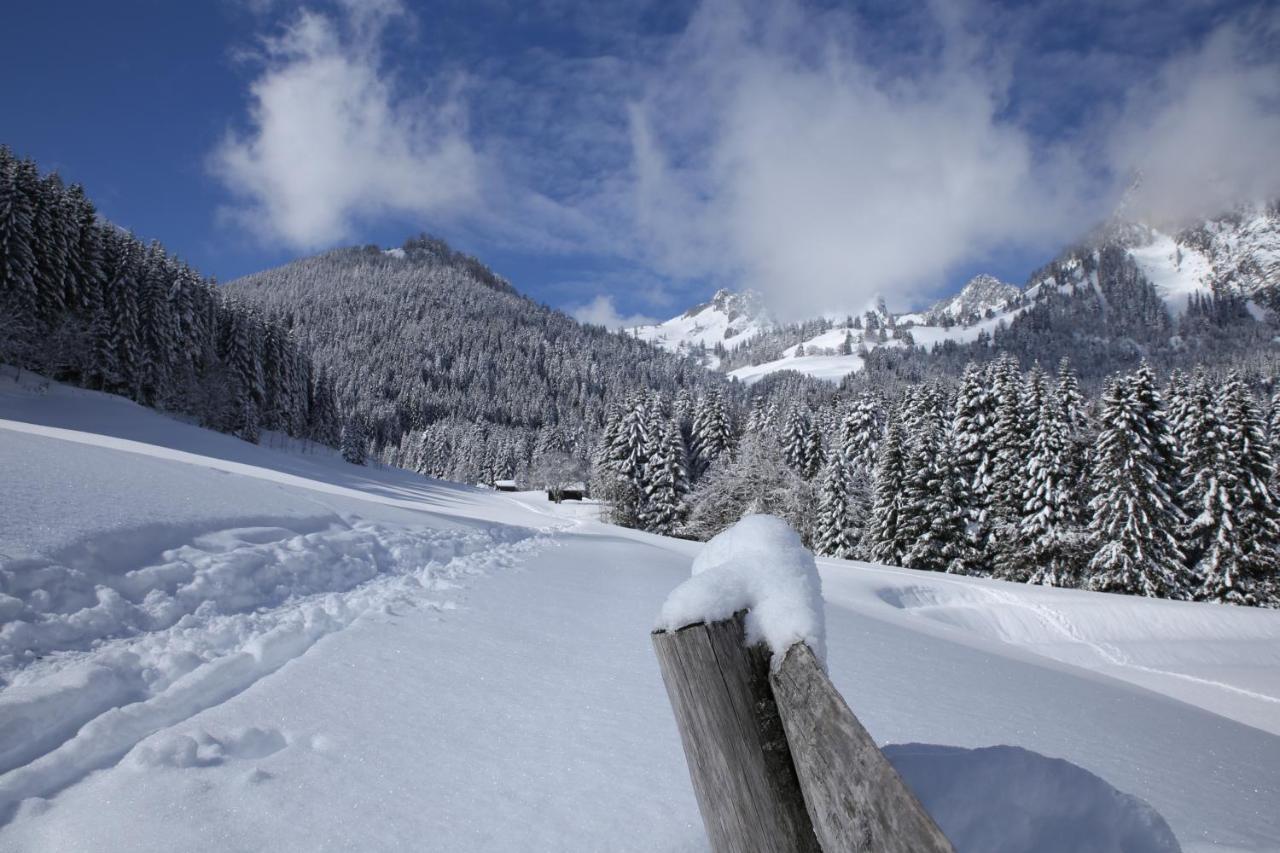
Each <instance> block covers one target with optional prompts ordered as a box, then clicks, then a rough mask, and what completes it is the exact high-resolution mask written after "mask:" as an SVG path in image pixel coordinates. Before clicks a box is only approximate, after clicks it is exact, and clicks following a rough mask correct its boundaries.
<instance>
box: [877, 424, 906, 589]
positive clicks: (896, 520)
mask: <svg viewBox="0 0 1280 853" xmlns="http://www.w3.org/2000/svg"><path fill="white" fill-rule="evenodd" d="M905 479H906V472H905V464H904V459H903V452H902V428H901V427H900V426H899V425H898V423H897V421H896V419H893V418H891V419H890V421H889V425H888V427H887V428H886V429H885V435H884V440H883V441H881V442H880V452H879V456H878V457H877V460H876V473H875V485H874V494H875V497H874V499H873V501H872V505H871V522H870V524H869V525H868V526H867V548H866V550H867V553H868V556H870V558H871V559H872V560H873V561H875V562H877V563H885V564H887V565H892V566H897V565H901V564H902V558H903V557H904V556H906V553H907V548H908V547H909V545H910V543H908V542H906V541H904V540H903V538H902V533H901V528H900V525H901V521H902V519H901V499H902V488H903V484H904V481H905Z"/></svg>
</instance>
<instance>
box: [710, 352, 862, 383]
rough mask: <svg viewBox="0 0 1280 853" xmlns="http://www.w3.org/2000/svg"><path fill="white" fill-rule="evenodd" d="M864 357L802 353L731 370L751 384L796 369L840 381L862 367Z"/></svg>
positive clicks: (815, 376)
mask: <svg viewBox="0 0 1280 853" xmlns="http://www.w3.org/2000/svg"><path fill="white" fill-rule="evenodd" d="M862 364H863V362H862V358H861V357H860V356H856V355H802V356H800V357H799V358H795V357H794V356H793V357H791V358H780V359H777V360H776V361H766V362H764V363H763V364H753V365H748V366H747V367H739V368H738V369H737V370H731V371H730V372H729V375H730V376H733V377H736V378H737V379H739V380H741V381H742V382H745V383H746V384H748V385H751V384H753V383H755V382H759V381H760V380H761V379H763V378H764V377H766V376H768V375H769V374H770V373H777V372H778V371H780V370H794V371H796V372H798V373H803V374H805V375H807V376H812V377H814V378H815V379H824V380H826V381H828V382H839V381H840V380H841V379H844V378H845V377H846V376H848V375H849V374H850V373H856V372H857V371H859V370H861V369H862Z"/></svg>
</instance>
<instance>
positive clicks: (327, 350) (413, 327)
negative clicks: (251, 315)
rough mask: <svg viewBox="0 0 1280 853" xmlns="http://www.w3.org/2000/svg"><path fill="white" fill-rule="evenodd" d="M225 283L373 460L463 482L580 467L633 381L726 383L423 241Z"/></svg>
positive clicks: (343, 253) (637, 384)
mask: <svg viewBox="0 0 1280 853" xmlns="http://www.w3.org/2000/svg"><path fill="white" fill-rule="evenodd" d="M227 289H228V290H229V291H230V292H232V293H233V294H235V295H236V296H237V297H239V298H244V299H247V300H250V301H252V302H253V303H254V304H256V305H260V306H261V307H262V308H263V310H265V311H267V312H270V313H273V314H279V315H280V316H282V317H284V318H285V319H286V322H287V324H288V325H289V328H290V329H291V330H292V332H293V334H294V335H296V336H297V338H298V340H299V341H300V342H301V343H302V344H303V346H304V347H305V349H306V350H307V351H308V352H310V353H311V354H312V356H313V357H314V358H315V359H316V360H317V361H318V363H319V364H321V365H323V366H324V367H325V369H327V370H328V371H329V373H330V375H331V376H333V378H334V382H335V385H336V389H337V395H338V399H339V401H340V402H341V404H342V405H343V407H344V408H347V409H350V410H351V411H352V412H354V413H356V414H355V418H356V419H357V420H358V421H359V423H358V425H357V426H356V428H357V429H359V430H361V431H362V432H364V433H365V436H366V437H367V439H368V440H369V442H370V444H371V445H372V448H373V450H374V451H375V452H376V453H378V454H380V455H381V457H382V458H383V459H385V460H386V461H388V462H391V463H393V464H405V465H408V466H411V467H415V468H417V469H419V470H422V471H423V472H425V473H430V474H434V475H436V476H447V477H451V478H454V479H459V480H462V481H465V482H481V481H483V482H493V481H494V480H495V479H503V478H507V477H516V476H523V475H525V474H526V473H527V472H528V470H529V468H530V466H531V465H533V466H535V467H536V463H538V462H539V461H541V457H545V456H546V455H547V454H551V453H555V454H565V455H567V456H568V457H569V459H570V460H576V464H578V465H582V464H584V463H585V461H586V460H587V459H588V458H589V456H590V451H591V445H592V442H593V439H594V436H595V435H596V433H598V432H599V430H600V429H601V427H602V426H603V424H604V416H605V410H606V407H607V406H608V405H609V403H610V402H612V401H615V400H621V399H622V398H623V397H625V396H626V395H627V394H628V393H629V392H632V391H635V390H637V389H652V390H654V391H658V392H662V393H666V394H670V395H674V394H675V393H677V392H679V391H680V390H682V389H687V390H693V391H697V390H698V389H702V388H706V387H711V386H716V387H719V386H727V381H726V380H725V379H724V378H723V377H720V376H718V375H715V374H711V373H709V372H708V371H706V370H704V369H703V368H701V367H700V366H698V365H696V364H695V363H693V362H692V361H689V360H686V359H682V358H679V357H677V356H674V355H671V354H669V353H665V352H662V351H661V350H659V349H657V348H656V347H653V346H650V345H649V344H646V343H643V342H641V341H637V340H634V339H632V338H629V337H627V336H624V335H619V334H616V333H612V332H608V331H606V330H605V329H604V328H601V327H597V326H590V325H583V324H580V323H578V322H577V321H575V320H573V319H572V318H570V317H569V316H567V315H565V314H563V313H561V312H559V311H554V310H552V309H550V308H548V307H546V306H544V305H539V304H538V303H535V302H533V301H532V300H530V299H527V298H525V297H523V296H521V295H520V294H518V293H517V292H516V291H515V289H514V288H512V287H511V285H510V284H508V283H507V282H506V281H505V280H503V279H502V278H500V277H499V276H497V275H496V274H494V273H493V272H492V271H490V270H489V269H488V268H487V267H485V266H484V265H483V264H481V263H479V262H478V261H476V260H475V259H473V258H470V257H468V256H466V255H463V254H461V253H458V252H455V251H453V250H452V249H450V248H449V247H448V246H447V245H445V244H444V243H443V242H441V241H439V240H436V239H433V238H430V237H425V236H424V237H420V238H417V239H413V240H410V241H408V242H407V243H405V245H404V247H403V248H401V249H392V250H388V251H383V250H380V249H378V248H376V247H372V246H369V247H364V248H348V249H339V250H336V251H332V252H327V253H325V254H322V255H319V256H316V257H312V258H307V259H304V260H300V261H296V262H294V263H291V264H288V265H286V266H283V267H280V268H278V269H274V270H269V271H267V272H262V273H258V274H256V275H252V276H248V277H246V278H243V279H240V280H238V281H235V282H232V283H230V284H229V285H227ZM535 457H537V458H535Z"/></svg>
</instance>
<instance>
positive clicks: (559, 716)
mask: <svg viewBox="0 0 1280 853" xmlns="http://www.w3.org/2000/svg"><path fill="white" fill-rule="evenodd" d="M4 373H5V374H6V375H11V373H10V372H9V371H7V370H6V371H4ZM269 440H270V441H271V442H273V443H274V444H275V445H276V446H275V447H274V448H273V447H255V446H252V445H248V444H245V443H243V442H240V441H237V440H235V439H232V438H229V437H227V436H222V435H215V434H212V433H208V432H206V431H204V430H200V429H198V428H196V427H193V426H190V425H187V424H183V423H179V422H177V421H174V420H172V419H169V418H166V417H164V416H162V415H159V414H156V413H154V412H150V411H147V410H145V409H141V408H139V407H137V406H135V405H133V404H130V403H127V402H125V401H123V400H118V399H115V398H111V397H106V396H103V395H100V394H94V393H91V392H84V391H75V390H72V389H66V388H62V387H60V386H52V387H50V388H49V389H48V390H47V391H44V392H43V393H42V392H40V391H38V390H35V389H31V388H29V387H17V386H14V385H13V384H12V382H8V384H6V385H4V386H2V387H0V478H3V485H4V488H3V490H0V569H2V570H3V571H5V572H7V574H6V575H4V578H5V580H3V581H0V584H2V585H0V592H3V593H4V594H5V595H7V596H9V597H10V598H12V599H15V600H16V601H17V602H18V603H17V604H15V603H14V602H13V601H9V600H8V599H4V600H3V601H4V603H2V604H0V612H3V613H4V614H5V615H3V616H0V619H2V620H3V621H4V622H5V629H6V630H8V629H9V623H10V622H11V621H13V614H16V613H28V614H30V613H35V612H37V608H44V609H43V610H40V611H39V612H40V613H43V614H44V615H46V616H49V617H50V618H51V624H59V623H65V622H69V621H70V622H72V623H73V624H75V625H77V627H78V629H79V630H81V631H82V633H80V634H78V635H74V636H71V637H69V638H67V639H66V640H65V641H64V642H62V647H60V648H58V649H54V650H52V651H50V652H48V653H47V654H46V655H45V656H44V657H42V658H41V659H40V660H31V659H30V658H29V657H28V656H24V655H22V654H20V653H18V654H15V655H14V657H13V660H12V662H11V663H10V664H8V668H7V669H6V670H5V679H6V681H5V682H4V684H3V686H0V741H2V742H3V743H4V744H5V748H4V749H3V750H0V755H2V756H3V759H2V762H0V849H3V850H5V851H17V853H25V852H26V851H50V850H58V851H70V853H76V851H116V850H129V851H153V850H154V851H160V850H165V851H168V850H211V849H216V850H260V849H264V848H270V849H272V850H277V851H281V853H287V851H314V850H336V849H361V850H382V849H422V848H424V847H428V848H431V849H447V850H468V851H476V850H484V851H489V850H492V851H503V850H512V849H520V850H532V851H539V850H548V851H549V850H605V849H607V850H621V851H626V850H654V849H662V850H685V851H703V850H706V849H707V846H706V838H705V834H704V832H703V829H702V824H701V819H700V817H699V815H698V811H697V804H696V800H695V798H694V795H693V791H692V789H691V786H690V783H689V780H688V772H687V769H686V766H685V761H684V756H683V752H682V749H681V746H680V740H679V736H678V733H677V731H676V728H675V723H674V720H673V718H672V715H671V710H670V705H669V703H668V700H667V697H666V694H665V691H664V689H663V686H662V680H661V676H660V674H659V672H658V669H657V664H656V661H655V660H654V658H653V654H652V650H651V648H650V641H649V636H648V635H649V631H650V629H651V628H652V625H653V619H654V613H655V611H657V610H658V609H659V608H660V606H661V604H662V602H663V601H664V599H665V598H666V597H667V595H668V594H669V593H670V592H671V590H672V589H673V588H675V587H676V586H678V585H679V584H681V583H682V582H684V581H686V580H688V579H689V566H690V563H691V561H693V560H694V558H695V557H697V555H698V553H699V551H702V550H706V551H711V548H710V546H701V545H699V544H697V543H692V542H684V541H679V540H674V539H667V538H663V537H659V536H653V535H649V534H644V533H639V532H636V531H628V530H622V529H620V528H616V527H612V526H609V525H606V524H603V523H600V522H599V521H597V520H595V513H596V511H597V509H598V507H597V506H595V505H592V504H576V503H572V502H569V503H565V504H560V505H556V504H553V503H551V502H549V501H547V499H546V495H545V493H542V492H529V493H511V494H508V493H497V492H493V491H486V490H478V489H472V488H468V487H463V486H458V485H453V484H448V483H441V482H438V481H431V480H426V479H424V478H421V477H418V476H415V475H412V474H408V473H406V472H402V471H395V470H385V469H378V468H375V467H369V468H360V467H355V466H350V465H346V464H345V463H342V462H341V461H340V460H339V459H337V458H335V457H334V455H333V454H331V453H328V452H321V451H317V450H316V449H315V448H306V447H303V446H301V445H295V444H286V443H284V442H283V441H281V440H280V439H278V437H270V438H269ZM717 547H718V546H717ZM437 549H439V550H437ZM792 553H793V554H794V552H792ZM428 555H431V556H428ZM706 560H707V561H709V562H715V561H714V560H712V558H711V557H708V558H706ZM335 563H336V564H335ZM36 564H38V566H39V567H41V568H42V570H43V569H48V568H49V567H53V566H57V567H60V569H59V570H58V571H59V572H60V574H59V578H60V579H59V580H58V581H57V582H56V583H53V584H51V587H50V588H51V589H57V590H60V591H61V592H60V593H59V595H57V596H54V595H51V596H50V597H49V601H48V602H42V601H39V600H37V599H38V596H37V595H36V593H37V592H38V589H23V588H21V584H22V583H26V582H27V581H28V580H29V578H31V577H32V575H31V574H30V573H29V572H28V570H27V569H25V568H24V566H25V567H28V568H29V567H31V566H33V565H36ZM161 567H163V571H161V570H160V569H161ZM817 567H818V572H819V575H820V577H821V589H822V596H823V598H824V599H825V614H824V618H825V639H826V646H827V666H828V670H829V672H830V674H831V678H832V680H833V682H834V683H835V685H836V686H837V688H838V689H839V690H840V691H841V693H842V694H843V695H844V697H845V698H846V699H847V701H848V702H849V704H850V706H851V708H852V709H853V710H854V712H855V713H856V714H857V715H858V717H859V719H860V720H861V721H862V722H863V724H864V725H865V726H866V727H867V729H868V731H870V732H871V734H872V736H873V737H874V738H875V739H876V740H877V742H879V743H916V744H919V743H929V744H939V745H946V746H949V747H959V748H964V749H981V748H987V747H992V746H1007V747H1017V748H1020V749H1023V750H1029V751H1032V752H1035V753H1037V754H1039V755H1041V756H1048V757H1051V758H1054V759H1062V760H1063V761H1065V762H1069V763H1070V764H1071V765H1074V766H1075V767H1078V768H1081V769H1082V770H1084V771H1087V772H1088V773H1089V774H1093V775H1094V776H1096V777H1098V778H1099V779H1101V780H1105V782H1106V783H1107V784H1109V785H1111V786H1114V787H1115V788H1116V789H1118V790H1119V791H1121V792H1124V794H1125V795H1132V796H1134V797H1138V798H1140V799H1142V800H1143V801H1145V802H1147V803H1149V804H1150V805H1151V807H1152V808H1153V809H1155V810H1156V811H1157V812H1158V813H1159V814H1160V815H1162V816H1163V817H1164V819H1165V820H1166V821H1167V822H1168V825H1169V827H1170V828H1171V829H1172V831H1173V833H1174V834H1175V836H1176V837H1177V839H1178V841H1179V842H1180V843H1181V845H1182V848H1183V849H1184V850H1187V851H1192V852H1193V853H1202V852H1203V851H1211V850H1212V851H1225V850H1249V851H1276V850H1280V810H1278V809H1277V808H1276V803H1277V800H1278V799H1280V616H1278V615H1277V614H1276V613H1274V612H1262V611H1255V610H1250V609H1246V608H1236V607H1230V606H1219V605H1205V604H1195V603H1188V602H1169V601H1151V600H1143V599H1135V598H1130V597H1123V596H1116V595H1103V594H1097V593H1088V592H1081V591H1069V590H1056V589H1047V588H1038V587H1024V586H1020V585H1015V584H1009V583H1003V582H999V581H993V580H982V579H974V578H962V577H953V576H946V575H938V574H933V573H928V572H915V571H910V570H906V569H899V568H892V567H885V566H874V565H869V564H862V563H852V562H843V561H833V560H819V561H817ZM708 571H714V570H708ZM76 572H81V573H83V577H81V576H80V575H77V574H75V573H76ZM132 573H136V574H132ZM242 573H243V574H244V576H243V577H241V574H242ZM707 573H708V572H703V573H702V574H707ZM699 576H701V574H700V575H699ZM128 578H133V580H128V581H127V580H126V579H128ZM198 578H203V579H204V580H202V581H200V585H199V587H198V589H200V590H208V593H209V598H208V601H207V602H205V603H201V604H198V605H196V606H195V608H194V610H189V612H183V613H182V614H181V615H180V616H179V617H178V619H177V621H176V622H174V623H172V624H170V625H168V627H165V624H166V622H164V621H163V620H162V621H161V622H160V623H159V624H154V623H147V622H146V621H145V618H144V617H146V616H154V618H161V617H163V615H164V614H165V613H166V612H167V611H164V610H162V609H161V608H158V607H156V608H152V607H151V606H150V605H148V603H147V600H146V599H147V594H150V593H152V592H155V593H157V595H163V596H167V598H168V599H172V600H173V602H174V606H177V607H179V608H182V609H183V610H185V609H186V608H188V607H189V605H190V603H192V602H193V601H194V598H187V597H184V594H183V593H182V591H183V590H186V594H187V595H190V594H191V593H194V592H195V591H196V589H197V587H192V586H191V584H192V583H194V582H195V581H196V580H197V579H198ZM131 584H137V586H133V585H131ZM28 586H30V584H29V583H28ZM98 587H102V588H104V589H107V590H114V591H115V592H116V593H117V594H118V595H119V597H120V599H121V600H122V601H121V604H122V605H124V606H121V607H119V609H112V608H102V610H95V608H97V607H98V606H99V603H100V602H99V600H98V597H97V589H98ZM90 589H92V590H93V591H94V598H93V599H92V600H86V599H84V596H86V595H87V592H86V591H87V590H90ZM143 590H145V591H146V594H143V595H142V597H141V599H137V593H138V592H140V591H143ZM815 592H816V591H815ZM158 600H161V599H154V598H153V602H152V603H153V604H154V603H156V601H158ZM163 600H167V599H163ZM77 607H79V608H80V609H87V610H89V611H90V612H91V613H102V614H103V615H104V616H105V617H107V618H108V621H107V622H105V623H103V626H102V627H101V628H94V627H93V626H94V625H95V624H97V622H96V620H97V619H98V616H94V619H93V620H86V624H84V625H81V624H80V623H75V622H74V620H71V619H70V617H71V616H72V615H73V613H72V611H73V610H75V608H77ZM21 608H26V609H25V610H24V609H21ZM76 612H78V611H76ZM87 615H88V614H87ZM19 618H20V619H21V621H23V622H31V617H30V616H27V617H19ZM109 620H115V621H109ZM37 621H38V620H37ZM117 632H118V633H117ZM14 709H21V710H20V711H19V712H15V711H14ZM893 752H894V751H893V750H890V753H891V755H892V754H893ZM926 757H927V758H929V759H930V767H929V769H927V770H926V771H925V772H924V774H923V776H922V777H912V776H911V771H909V770H904V773H905V774H906V775H907V776H908V777H909V779H910V781H912V783H913V784H914V785H916V787H917V790H918V791H919V792H920V793H921V794H922V796H923V797H924V798H925V800H926V802H929V803H930V804H931V806H932V807H933V808H935V809H938V810H940V812H939V818H940V819H941V820H942V821H943V825H944V826H948V821H949V820H950V818H948V817H946V814H947V813H946V811H945V809H946V802H947V797H949V796H952V795H954V794H955V789H954V788H951V789H948V790H951V791H952V794H948V795H946V796H943V797H942V798H941V799H937V800H934V799H933V789H932V788H931V787H930V784H929V783H930V780H931V779H932V780H935V781H936V782H937V783H938V790H939V791H941V790H942V784H941V783H942V782H943V781H944V776H945V775H946V774H945V772H944V771H945V767H944V765H943V762H944V761H950V760H951V759H950V758H948V757H947V755H944V754H938V755H934V756H926ZM978 758H983V757H982V756H978V757H977V758H975V759H974V761H975V762H976V764H975V767H977V766H978V764H982V762H978ZM934 759H936V760H934ZM983 761H984V762H991V763H990V764H985V765H984V766H989V767H990V766H994V767H999V768H1003V769H1002V770H1001V773H1002V774H1005V775H1007V776H1008V784H1007V785H1005V784H1003V782H1002V779H994V780H993V779H990V778H987V782H988V787H986V788H977V787H976V786H977V781H970V782H968V783H966V785H967V786H975V789H976V790H988V791H990V792H991V794H990V796H992V797H995V796H996V795H997V794H998V795H999V796H1000V797H1009V798H1011V799H1012V798H1015V796H1016V795H1019V794H1020V793H1023V792H1025V793H1026V794H1027V796H1028V797H1031V796H1032V795H1033V794H1035V793H1036V792H1037V791H1043V790H1046V789H1045V788H1043V787H1042V786H1043V785H1045V784H1048V782H1051V781H1052V780H1053V779H1058V780H1060V781H1061V784H1062V786H1063V787H1061V788H1054V789H1053V790H1055V791H1059V792H1060V793H1061V799H1062V802H1063V803H1064V805H1069V804H1071V803H1081V804H1088V803H1093V804H1095V805H1099V804H1105V799H1104V798H1102V796H1101V794H1100V793H1099V794H1098V795H1097V796H1093V795H1091V794H1090V793H1089V792H1090V791H1095V792H1097V791H1101V789H1100V788H1099V787H1098V783H1097V781H1096V780H1091V779H1089V778H1087V777H1082V776H1079V775H1078V774H1074V773H1072V772H1071V769H1070V768H1064V767H1061V766H1056V769H1054V768H1045V767H1043V766H1042V764H1043V762H1038V761H1032V760H1030V759H1029V758H1027V756H1022V757H1021V758H1019V757H1018V755H1017V754H1014V753H1009V754H1005V755H1003V756H1002V755H1001V753H1000V752H997V753H995V754H994V755H992V756H991V757H990V758H983ZM1050 771H1052V772H1050ZM981 773H982V771H981V770H980V769H975V770H973V771H972V773H971V774H970V775H969V776H968V777H967V778H969V779H970V780H978V781H981V780H982V779H983V778H984V777H983V776H982V775H981ZM975 774H976V775H975ZM1048 799H1049V798H1048V797H1047V796H1037V797H1035V798H1034V803H1033V805H1035V806H1036V808H1037V809H1040V810H1041V811H1043V810H1044V809H1045V808H1048V806H1049V805H1051V803H1049V802H1048ZM1016 802H1017V804H1018V808H1019V809H1026V810H1028V813H1029V810H1030V809H1031V806H1030V805H1028V804H1027V803H1026V802H1024V801H1022V800H1017V801H1016ZM1124 803H1129V804H1130V805H1132V803H1131V801H1128V800H1125V801H1124ZM1124 803H1118V805H1123V804H1124ZM1099 808H1100V806H1099ZM1120 813H1121V812H1120V810H1119V809H1117V811H1115V812H1104V811H1099V810H1093V811H1091V812H1090V814H1093V815H1095V816H1097V817H1098V820H1097V821H1094V824H1098V825H1103V826H1106V825H1110V826H1113V827H1119V826H1121V825H1122V822H1121V821H1120V820H1119V818H1118V817H1117V815H1119V814H1120ZM1129 813H1130V814H1134V813H1135V812H1132V811H1131V812H1129ZM1108 814H1110V815H1111V817H1108V816H1107V815H1108ZM1058 825H1059V826H1063V825H1064V824H1058ZM1090 825H1093V824H1090ZM985 826H986V827H987V828H988V829H989V828H990V826H991V823H990V821H989V820H988V821H987V822H986V824H985ZM1065 826H1066V827H1068V829H1067V830H1064V833H1065V835H1066V837H1068V838H1077V839H1078V838H1081V837H1084V838H1086V839H1087V838H1091V837H1092V838H1096V837H1097V836H1083V835H1082V833H1084V831H1085V828H1086V825H1085V823H1084V822H1082V821H1081V820H1075V819H1073V820H1071V821H1068V822H1067V823H1066V824H1065ZM1021 828H1022V827H1021V825H1019V827H1014V826H1012V825H1010V826H1008V827H1006V833H1005V834H1002V835H1001V837H1002V838H1019V837H1021V836H1016V835H1014V834H1013V833H1014V830H1015V829H1017V830H1018V831H1021ZM981 829H982V827H981V826H980V825H976V826H974V827H972V830H973V831H974V832H980V831H981ZM957 831H958V830H957ZM973 837H978V838H980V837H982V836H980V835H979V836H973ZM960 849H961V850H962V851H963V850H964V849H965V847H964V846H963V845H962V846H961V847H960ZM968 849H969V850H971V851H972V850H979V849H983V848H982V847H980V846H979V847H973V846H970V847H969V848H968ZM1023 849H1025V848H1023ZM1045 849H1052V848H1045ZM1076 849H1106V848H1095V847H1092V846H1090V844H1089V843H1088V842H1087V841H1086V842H1082V843H1081V844H1080V846H1078V847H1077V848H1076Z"/></svg>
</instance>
